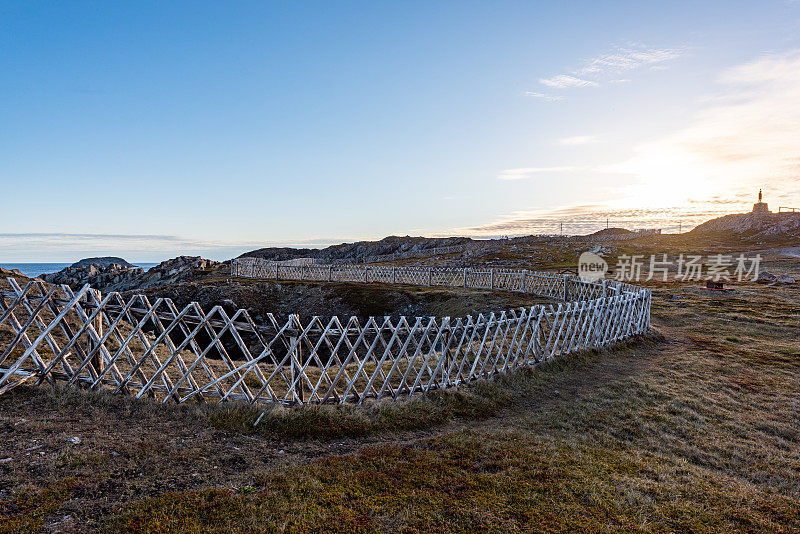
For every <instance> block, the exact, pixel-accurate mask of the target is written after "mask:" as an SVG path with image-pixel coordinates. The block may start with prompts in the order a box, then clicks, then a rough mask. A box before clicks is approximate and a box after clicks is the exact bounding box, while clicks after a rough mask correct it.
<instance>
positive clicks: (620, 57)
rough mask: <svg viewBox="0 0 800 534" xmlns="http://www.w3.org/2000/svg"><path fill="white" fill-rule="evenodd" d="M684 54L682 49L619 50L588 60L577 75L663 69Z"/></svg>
mask: <svg viewBox="0 0 800 534" xmlns="http://www.w3.org/2000/svg"><path fill="white" fill-rule="evenodd" d="M683 52H684V49H682V48H661V49H659V48H639V49H636V48H618V49H617V50H616V51H614V52H612V53H610V54H605V55H602V56H599V57H596V58H593V59H590V60H588V61H587V62H586V65H584V66H583V67H581V68H580V69H578V70H577V71H575V74H577V75H579V76H603V75H608V74H619V73H621V72H624V71H630V70H634V69H638V68H641V67H647V66H650V67H657V68H661V67H664V65H663V63H665V62H667V61H670V60H672V59H677V58H678V57H680V55H681V54H682V53H683Z"/></svg>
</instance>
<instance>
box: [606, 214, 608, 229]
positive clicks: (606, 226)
mask: <svg viewBox="0 0 800 534" xmlns="http://www.w3.org/2000/svg"><path fill="white" fill-rule="evenodd" d="M606 230H608V217H606Z"/></svg>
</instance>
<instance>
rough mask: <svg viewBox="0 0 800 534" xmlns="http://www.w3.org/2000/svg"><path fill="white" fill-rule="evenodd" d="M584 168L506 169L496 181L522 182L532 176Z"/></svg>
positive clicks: (570, 166) (567, 166)
mask: <svg viewBox="0 0 800 534" xmlns="http://www.w3.org/2000/svg"><path fill="white" fill-rule="evenodd" d="M585 169H586V167H581V166H575V165H563V166H556V167H523V168H519V169H506V170H504V171H502V172H501V173H500V174H499V175H498V176H497V179H498V180H524V179H526V178H531V177H532V176H533V175H534V174H540V173H555V172H575V171H582V170H585Z"/></svg>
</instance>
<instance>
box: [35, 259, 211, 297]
mask: <svg viewBox="0 0 800 534" xmlns="http://www.w3.org/2000/svg"><path fill="white" fill-rule="evenodd" d="M90 259H92V260H94V259H96V258H90ZM123 261H124V260H123ZM78 264H82V265H80V266H78V267H76V266H74V265H73V266H70V267H67V268H66V269H62V270H61V271H59V272H57V273H52V274H45V275H42V277H41V278H42V279H43V280H44V281H45V282H50V283H51V284H66V285H68V286H70V287H72V288H73V289H77V288H80V287H83V286H84V285H85V284H89V285H90V286H92V287H93V288H95V289H99V290H101V291H128V290H136V289H146V288H150V287H155V286H162V285H167V284H175V283H179V282H189V281H192V280H196V279H198V278H200V277H202V276H204V275H205V274H208V273H209V272H211V271H214V270H215V269H217V268H219V267H221V266H222V263H220V262H217V261H213V260H208V259H205V258H201V257H200V256H179V257H177V258H172V259H171V260H167V261H163V262H161V263H159V264H158V265H156V266H155V267H153V268H151V269H149V270H148V271H145V270H144V269H142V268H141V267H133V266H131V265H130V264H129V263H128V262H125V264H126V265H122V264H118V263H110V264H108V265H105V266H100V267H98V266H96V265H94V264H93V263H92V262H91V261H87V260H81V261H80V262H78V263H77V264H76V265H78Z"/></svg>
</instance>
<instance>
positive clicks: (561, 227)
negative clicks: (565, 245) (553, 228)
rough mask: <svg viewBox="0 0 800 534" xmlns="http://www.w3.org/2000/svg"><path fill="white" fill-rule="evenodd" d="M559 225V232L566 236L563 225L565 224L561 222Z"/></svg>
mask: <svg viewBox="0 0 800 534" xmlns="http://www.w3.org/2000/svg"><path fill="white" fill-rule="evenodd" d="M558 224H559V225H560V230H559V232H561V235H564V223H563V222H560V223H558Z"/></svg>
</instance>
